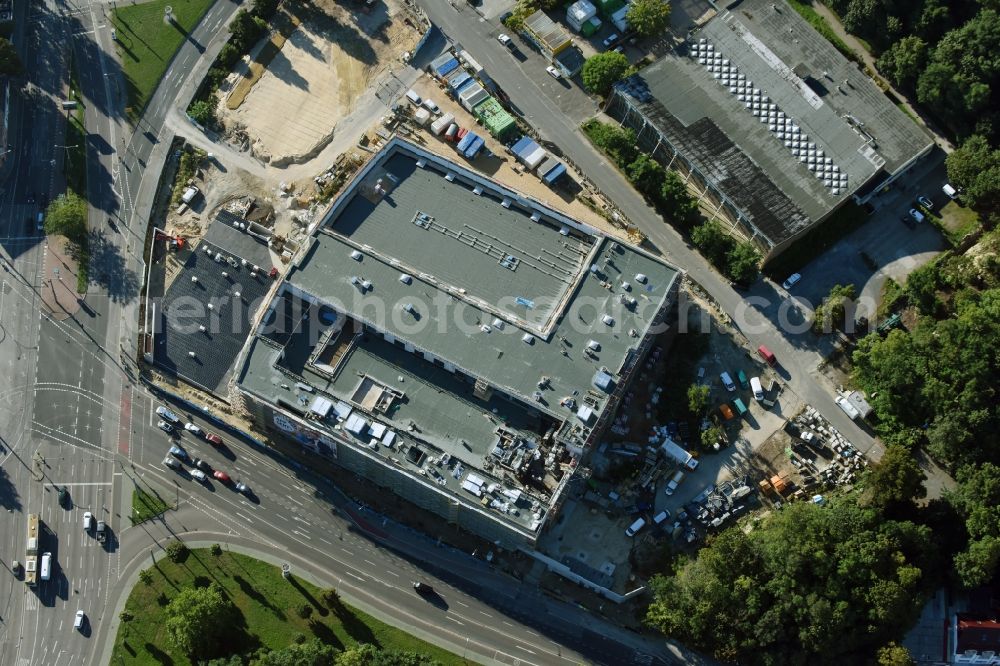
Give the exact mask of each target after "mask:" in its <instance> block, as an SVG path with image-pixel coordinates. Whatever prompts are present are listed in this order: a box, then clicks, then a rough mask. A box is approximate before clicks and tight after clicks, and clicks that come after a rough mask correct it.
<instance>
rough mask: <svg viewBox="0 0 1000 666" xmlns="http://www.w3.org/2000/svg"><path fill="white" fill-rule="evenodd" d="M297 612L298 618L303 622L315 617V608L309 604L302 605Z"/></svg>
mask: <svg viewBox="0 0 1000 666" xmlns="http://www.w3.org/2000/svg"><path fill="white" fill-rule="evenodd" d="M295 612H296V613H298V616H299V617H301V618H302V619H303V620H308V619H309V618H311V617H312V615H313V607H312V606H310V605H309V604H302V605H301V606H299V607H298V608H297V609H296V611H295Z"/></svg>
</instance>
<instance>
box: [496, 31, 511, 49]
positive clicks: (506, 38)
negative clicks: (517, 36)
mask: <svg viewBox="0 0 1000 666" xmlns="http://www.w3.org/2000/svg"><path fill="white" fill-rule="evenodd" d="M497 41H498V42H500V43H501V44H503V45H504V46H508V47H509V46H510V45H511V42H512V41H513V40H512V39H511V38H510V35H507V34H504V33H502V32H501V33H500V34H499V35H497Z"/></svg>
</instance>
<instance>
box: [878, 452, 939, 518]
mask: <svg viewBox="0 0 1000 666" xmlns="http://www.w3.org/2000/svg"><path fill="white" fill-rule="evenodd" d="M926 478H927V475H925V474H924V471H923V470H922V469H920V465H918V464H917V461H916V459H915V458H914V457H913V454H912V453H910V452H909V451H908V450H906V449H905V448H903V447H902V446H900V445H898V444H891V445H889V446H888V447H886V450H885V455H883V456H882V459H881V460H879V461H878V462H877V463H875V464H874V465H872V467H871V468H870V469H869V470H868V472H867V473H866V474H865V478H864V486H865V490H866V492H865V493H864V494H863V495H862V498H863V501H864V502H865V503H866V504H868V505H870V506H874V507H876V508H879V509H881V510H884V511H891V510H894V509H895V510H899V509H906V508H912V506H913V501H914V500H916V499H922V498H924V497H926V495H927V490H926V489H925V488H924V480H925V479H926Z"/></svg>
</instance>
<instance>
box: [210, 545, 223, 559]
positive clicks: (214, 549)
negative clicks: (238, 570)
mask: <svg viewBox="0 0 1000 666" xmlns="http://www.w3.org/2000/svg"><path fill="white" fill-rule="evenodd" d="M209 552H211V553H212V555H214V556H215V557H219V556H220V555H222V546H220V545H219V544H217V543H213V544H212V547H211V548H209Z"/></svg>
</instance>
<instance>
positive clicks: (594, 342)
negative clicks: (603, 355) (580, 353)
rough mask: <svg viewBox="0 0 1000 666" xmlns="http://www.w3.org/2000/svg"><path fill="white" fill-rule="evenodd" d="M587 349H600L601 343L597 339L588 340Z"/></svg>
mask: <svg viewBox="0 0 1000 666" xmlns="http://www.w3.org/2000/svg"><path fill="white" fill-rule="evenodd" d="M587 349H589V350H590V351H601V343H600V342H598V341H597V340H590V341H589V342H587Z"/></svg>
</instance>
